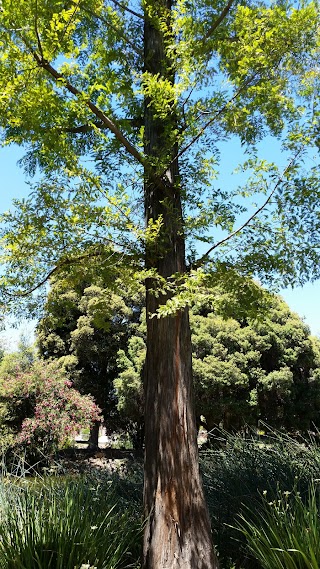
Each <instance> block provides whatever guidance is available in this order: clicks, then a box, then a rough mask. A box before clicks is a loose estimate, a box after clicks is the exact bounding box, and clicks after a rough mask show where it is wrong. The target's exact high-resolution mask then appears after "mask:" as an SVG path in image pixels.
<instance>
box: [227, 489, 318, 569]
mask: <svg viewBox="0 0 320 569" xmlns="http://www.w3.org/2000/svg"><path fill="white" fill-rule="evenodd" d="M319 514H320V510H319V490H318V488H317V486H316V485H315V484H314V483H312V484H311V486H310V488H309V491H308V495H307V497H306V499H303V497H302V496H301V494H300V492H298V491H297V490H296V489H294V490H293V491H292V492H280V491H279V492H278V495H277V498H276V499H275V500H273V501H271V502H269V501H268V499H267V496H265V499H264V502H263V504H262V505H261V507H260V508H259V510H258V512H252V511H251V510H250V509H248V511H247V513H246V514H245V515H242V516H241V517H240V521H239V522H238V528H239V531H241V533H242V534H243V535H244V536H245V538H246V541H247V547H248V549H249V551H250V553H251V554H252V556H253V557H254V558H255V559H256V560H258V561H259V563H260V566H261V567H262V568H263V569H284V568H285V569H319V568H320V540H319V535H320V517H319Z"/></svg>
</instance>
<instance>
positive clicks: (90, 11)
mask: <svg viewBox="0 0 320 569" xmlns="http://www.w3.org/2000/svg"><path fill="white" fill-rule="evenodd" d="M81 9H82V10H83V11H84V12H86V13H87V14H90V16H92V17H93V18H96V19H97V20H100V22H103V23H104V24H105V25H106V26H108V27H109V28H111V29H112V30H113V31H114V32H116V34H118V36H120V37H121V38H122V39H123V40H124V41H125V42H126V43H127V44H128V45H130V47H131V48H132V49H133V51H135V53H136V54H137V55H139V56H140V57H144V54H143V51H142V49H139V48H137V46H136V45H135V44H134V43H133V42H132V41H131V40H130V39H129V38H128V36H126V35H125V34H124V33H123V32H122V31H121V30H119V28H117V27H116V26H114V25H113V24H111V22H109V20H107V19H106V18H104V17H103V16H100V14H96V12H94V11H93V10H90V8H86V7H84V6H81Z"/></svg>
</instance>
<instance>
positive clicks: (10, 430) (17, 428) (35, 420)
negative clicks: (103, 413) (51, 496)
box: [0, 360, 99, 456]
mask: <svg viewBox="0 0 320 569" xmlns="http://www.w3.org/2000/svg"><path fill="white" fill-rule="evenodd" d="M0 372H1V375H0V413H1V423H0V433H1V440H2V444H3V445H4V446H5V445H6V444H7V446H12V444H14V445H15V446H19V447H20V448H23V449H24V450H25V451H27V454H28V455H29V456H30V455H36V454H37V453H39V452H40V453H41V454H43V455H45V456H47V455H51V454H52V453H53V452H55V451H56V450H57V449H58V448H59V447H60V446H61V445H63V444H64V443H65V442H66V441H67V440H69V439H70V437H71V436H72V435H74V434H75V433H76V432H77V431H79V430H80V429H81V427H87V426H88V425H90V424H91V423H92V422H93V421H95V420H98V419H99V408H98V407H97V406H96V404H95V403H94V401H93V399H92V397H90V396H83V395H80V393H79V392H78V391H76V390H75V389H74V388H73V387H72V383H71V381H70V380H69V379H68V377H67V375H66V374H65V372H63V371H62V370H61V368H60V367H59V365H58V363H57V362H55V363H50V364H48V363H47V362H43V361H41V360H37V361H35V362H34V363H33V364H32V365H30V366H29V369H28V370H21V369H19V367H17V368H16V369H15V370H14V371H13V370H12V369H10V370H9V371H8V370H6V369H5V370H4V369H3V368H0ZM4 450H6V449H5V448H4Z"/></svg>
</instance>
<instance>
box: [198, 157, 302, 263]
mask: <svg viewBox="0 0 320 569" xmlns="http://www.w3.org/2000/svg"><path fill="white" fill-rule="evenodd" d="M301 152H302V149H301V148H300V149H299V150H298V152H296V154H295V155H294V157H293V158H292V159H291V160H290V162H289V163H288V164H287V166H286V167H285V169H284V170H283V172H282V174H281V176H280V177H279V178H278V180H277V183H276V184H275V186H274V188H273V190H272V191H271V192H270V194H269V195H268V197H267V199H266V200H265V202H264V203H263V204H262V205H261V206H260V207H259V208H258V209H256V211H255V212H254V213H253V214H252V215H251V216H250V217H249V218H248V219H247V220H246V221H245V222H244V223H243V224H242V225H241V226H240V227H238V228H237V229H235V230H234V231H232V233H229V235H227V236H226V237H224V238H223V239H221V240H220V241H217V243H215V244H214V245H212V247H210V249H208V251H207V252H206V253H205V254H204V255H202V257H200V259H198V261H197V262H196V263H195V264H194V265H193V266H192V268H193V269H198V268H199V267H200V266H201V265H202V264H203V263H205V261H207V259H208V257H209V255H210V253H212V251H214V249H217V247H220V245H223V243H226V242H227V241H229V240H230V239H232V237H234V236H235V235H237V234H238V233H240V232H241V231H242V230H243V229H245V227H248V225H249V224H250V223H251V221H252V220H253V219H255V218H256V217H257V215H259V213H260V212H261V211H262V210H263V209H264V208H265V207H266V206H267V205H268V203H269V202H270V200H271V198H272V196H273V195H274V194H275V192H276V191H277V189H278V187H279V185H280V184H281V182H283V179H284V177H285V175H286V173H287V172H288V170H290V168H291V166H292V165H293V164H294V163H295V161H296V160H297V159H298V156H299V154H300V153H301Z"/></svg>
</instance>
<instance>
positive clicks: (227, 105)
mask: <svg viewBox="0 0 320 569" xmlns="http://www.w3.org/2000/svg"><path fill="white" fill-rule="evenodd" d="M258 74H259V72H258V71H257V72H256V73H254V75H251V77H249V78H248V79H247V80H246V81H245V82H244V83H243V85H241V87H239V89H238V90H237V91H236V92H235V94H234V95H233V96H232V97H231V98H230V99H229V100H228V101H227V102H226V103H225V104H224V105H223V107H221V109H219V110H218V111H217V112H216V113H214V115H213V117H211V119H210V120H208V121H207V122H206V124H205V125H204V126H203V127H202V128H201V129H200V130H199V132H198V134H196V135H195V136H194V137H193V139H192V140H191V141H190V142H189V143H188V144H187V145H186V146H184V148H182V149H181V150H180V151H179V152H178V154H177V155H176V156H175V157H174V158H173V160H172V162H174V161H175V160H178V159H179V158H180V157H181V156H182V155H183V154H184V153H185V152H187V150H189V148H191V146H193V144H195V143H196V142H197V141H198V140H199V138H200V137H201V136H202V135H203V133H204V132H205V130H206V129H207V128H208V127H209V126H211V125H212V124H213V123H214V122H215V121H216V120H217V119H218V118H219V117H220V116H221V115H223V113H224V112H225V111H226V110H227V109H228V107H229V106H230V105H231V104H232V103H233V102H234V101H235V100H236V99H237V98H238V97H239V95H241V93H242V92H243V91H244V89H246V88H247V87H248V85H249V84H250V83H251V81H253V80H254V79H255V77H257V75H258Z"/></svg>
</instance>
